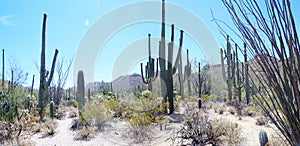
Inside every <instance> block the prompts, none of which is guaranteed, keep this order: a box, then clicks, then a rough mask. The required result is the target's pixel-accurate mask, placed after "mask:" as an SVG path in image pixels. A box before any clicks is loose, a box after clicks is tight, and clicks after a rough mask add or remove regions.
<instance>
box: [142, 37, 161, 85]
mask: <svg viewBox="0 0 300 146" xmlns="http://www.w3.org/2000/svg"><path fill="white" fill-rule="evenodd" d="M150 39H151V34H150V33H149V34H148V53H149V54H148V62H147V65H146V66H145V76H144V72H143V63H141V74H142V80H143V82H144V83H145V84H148V90H149V91H152V82H153V81H154V80H155V79H156V78H157V76H158V59H157V60H156V74H155V71H154V64H155V60H154V59H153V58H152V57H151V45H150Z"/></svg>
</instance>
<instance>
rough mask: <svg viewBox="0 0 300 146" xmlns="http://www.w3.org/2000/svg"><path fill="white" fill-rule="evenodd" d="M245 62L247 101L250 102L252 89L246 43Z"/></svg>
mask: <svg viewBox="0 0 300 146" xmlns="http://www.w3.org/2000/svg"><path fill="white" fill-rule="evenodd" d="M244 62H245V69H244V71H245V73H244V74H245V92H246V103H247V104H249V102H250V94H249V92H250V89H249V75H248V61H247V48H246V43H244Z"/></svg>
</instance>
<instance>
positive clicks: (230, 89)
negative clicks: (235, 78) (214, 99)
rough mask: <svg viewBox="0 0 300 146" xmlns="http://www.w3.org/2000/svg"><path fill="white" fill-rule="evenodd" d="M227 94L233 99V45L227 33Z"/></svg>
mask: <svg viewBox="0 0 300 146" xmlns="http://www.w3.org/2000/svg"><path fill="white" fill-rule="evenodd" d="M226 57H227V94H228V99H229V101H230V100H231V99H232V78H231V45H230V42H229V36H228V35H227V51H226Z"/></svg>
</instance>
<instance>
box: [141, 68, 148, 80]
mask: <svg viewBox="0 0 300 146" xmlns="http://www.w3.org/2000/svg"><path fill="white" fill-rule="evenodd" d="M146 72H147V66H146ZM141 76H142V81H143V82H144V83H145V84H148V83H149V82H148V79H146V78H147V77H144V72H143V63H141Z"/></svg>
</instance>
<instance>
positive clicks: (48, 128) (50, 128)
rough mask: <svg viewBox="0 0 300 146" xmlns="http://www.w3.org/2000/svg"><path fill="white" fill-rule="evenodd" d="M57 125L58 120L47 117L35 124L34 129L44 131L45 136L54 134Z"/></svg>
mask: <svg viewBox="0 0 300 146" xmlns="http://www.w3.org/2000/svg"><path fill="white" fill-rule="evenodd" d="M57 125H58V123H57V121H56V120H51V119H46V120H45V122H39V123H38V124H37V125H35V128H34V129H33V130H34V132H42V136H43V137H47V136H53V135H54V134H55V129H56V128H57Z"/></svg>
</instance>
